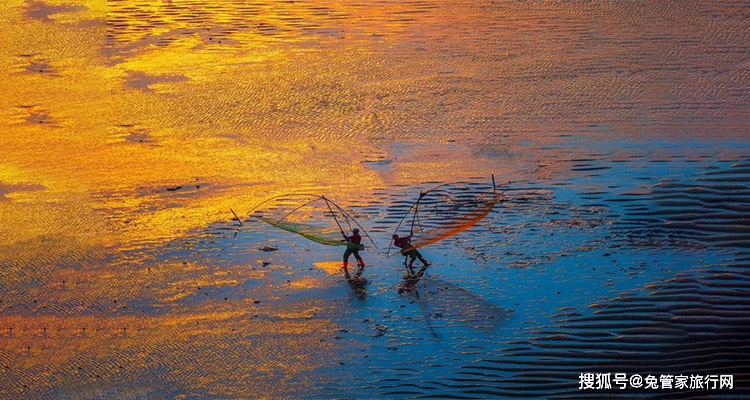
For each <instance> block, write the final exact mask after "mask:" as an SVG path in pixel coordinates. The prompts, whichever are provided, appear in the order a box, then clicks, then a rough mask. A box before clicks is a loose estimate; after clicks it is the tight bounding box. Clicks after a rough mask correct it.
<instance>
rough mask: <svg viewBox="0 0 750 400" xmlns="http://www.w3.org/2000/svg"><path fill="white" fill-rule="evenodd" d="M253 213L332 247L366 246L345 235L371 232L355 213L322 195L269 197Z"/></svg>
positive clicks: (279, 226)
mask: <svg viewBox="0 0 750 400" xmlns="http://www.w3.org/2000/svg"><path fill="white" fill-rule="evenodd" d="M251 215H252V216H253V217H255V218H257V219H258V220H260V221H263V222H265V223H267V224H269V225H271V226H274V227H276V228H279V229H283V230H285V231H288V232H292V233H296V234H298V235H301V236H303V237H305V238H307V239H309V240H312V241H313V242H316V243H320V244H324V245H328V246H347V247H350V248H353V249H360V250H361V249H363V248H364V246H363V245H361V244H359V245H357V244H354V243H349V242H347V241H346V240H345V239H344V235H351V234H352V230H353V229H355V228H358V229H359V230H360V234H361V235H362V236H363V237H365V236H367V233H366V232H365V231H364V229H362V227H361V226H360V225H359V223H358V222H357V221H355V220H354V218H352V216H351V215H350V214H349V213H348V212H347V211H345V210H344V209H342V208H341V207H339V206H338V205H337V204H336V203H334V202H333V201H332V200H330V199H328V198H326V197H324V196H318V195H295V194H290V195H281V196H277V197H273V198H271V199H268V200H266V201H264V202H262V203H261V204H259V205H258V206H256V207H255V208H253V210H252V211H251Z"/></svg>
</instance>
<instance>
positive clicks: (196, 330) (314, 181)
mask: <svg viewBox="0 0 750 400" xmlns="http://www.w3.org/2000/svg"><path fill="white" fill-rule="evenodd" d="M495 3H497V4H495ZM660 4H661V3H660ZM735 14H736V13H733V11H732V10H728V9H727V10H725V9H723V8H722V6H721V5H716V4H712V2H691V3H690V4H683V3H675V4H672V3H669V4H668V6H665V7H659V6H654V7H650V6H649V5H644V4H641V3H622V2H587V3H574V4H573V3H567V2H474V1H457V2H443V1H407V2H400V1H382V2H360V1H342V2H328V1H317V0H313V1H306V2H249V3H248V2H237V1H209V2H205V1H200V2H199V1H194V0H187V1H181V0H169V1H167V0H165V1H156V2H136V1H126V0H110V1H105V0H95V1H87V2H82V3H80V4H77V3H71V2H68V1H62V0H54V1H53V0H50V1H21V0H8V1H4V2H3V4H2V5H0V17H1V18H2V21H3V22H1V23H0V49H2V50H0V62H1V63H2V64H3V65H5V66H7V68H3V69H0V82H2V83H3V86H2V90H3V95H2V96H0V126H2V135H0V149H2V150H1V152H2V153H1V157H0V218H1V223H0V300H2V303H0V319H2V324H1V326H0V344H1V345H2V346H0V361H2V363H3V364H5V365H4V368H5V369H6V372H7V373H8V375H6V376H7V377H8V378H6V379H2V378H0V379H2V380H0V382H5V383H12V386H8V387H5V388H3V387H2V386H3V385H0V397H3V396H2V395H8V396H10V393H11V392H12V393H25V391H30V392H29V393H31V394H36V395H40V394H41V395H50V396H53V397H66V396H68V395H70V396H73V397H75V396H80V397H97V396H98V397H109V396H107V393H108V392H97V390H102V389H101V386H102V385H101V384H102V382H107V383H108V385H109V386H108V387H110V388H111V390H112V391H113V392H114V393H120V394H122V393H127V392H128V391H130V392H132V394H133V395H134V396H136V397H138V396H142V397H172V396H186V397H188V396H191V395H200V394H203V395H206V396H210V395H213V394H217V393H214V392H212V390H215V388H220V389H219V390H221V393H218V394H217V397H248V395H252V396H251V397H262V396H268V397H284V394H285V393H289V392H294V391H295V390H299V388H298V387H296V388H293V386H294V385H298V386H302V385H301V384H300V383H299V382H297V383H292V382H290V379H291V378H290V377H295V376H299V374H301V373H302V372H304V371H311V370H314V369H315V368H317V367H318V363H319V361H320V360H321V359H327V358H330V357H331V354H334V353H336V351H339V350H340V348H339V347H340V346H337V345H335V344H334V343H333V342H331V341H326V339H329V338H330V336H331V334H332V333H334V332H336V331H337V329H338V327H336V326H335V324H334V322H333V321H331V320H329V319H327V318H323V317H320V315H323V311H325V310H328V309H329V308H335V307H342V309H344V308H345V307H344V306H343V305H341V304H338V303H335V302H333V303H335V304H334V305H331V304H329V303H331V302H328V303H326V301H325V300H319V301H317V302H316V300H310V299H304V301H292V300H284V299H286V297H287V295H289V298H294V296H301V297H302V298H304V296H302V295H301V294H300V293H302V294H304V293H306V291H320V293H328V292H326V290H329V289H330V287H329V286H330V285H332V284H331V282H332V279H333V278H332V277H333V276H336V275H337V274H338V272H339V269H338V268H339V262H338V261H330V262H323V263H318V264H315V265H316V266H317V267H319V269H320V270H321V271H322V272H323V275H322V276H314V277H297V276H293V275H291V273H290V272H289V271H288V270H287V269H288V268H289V265H287V264H285V262H287V263H289V262H290V261H289V260H283V261H278V260H274V261H276V262H275V263H273V264H270V265H268V266H267V265H266V264H265V262H266V261H265V260H266V258H263V259H262V260H260V259H259V260H255V259H253V257H254V255H253V256H251V255H249V254H251V253H250V252H251V250H252V249H237V248H232V249H231V251H233V252H234V253H233V256H234V257H238V258H240V260H241V261H242V262H238V261H237V259H230V258H231V257H229V256H226V257H225V256H224V254H223V253H222V252H223V251H224V250H226V249H227V247H228V245H226V243H224V244H223V245H225V246H226V247H225V248H223V249H222V248H221V246H219V245H216V247H218V248H213V247H211V246H210V245H211V244H212V243H211V241H212V240H213V239H212V238H211V237H210V235H209V234H206V233H205V232H204V231H205V230H207V227H208V226H210V224H212V223H215V222H217V221H222V222H226V221H229V220H230V219H231V218H232V215H231V213H230V212H229V209H230V208H232V209H234V210H236V211H237V212H238V213H239V214H240V215H241V216H243V217H244V216H246V215H247V212H248V210H249V208H250V207H251V206H252V205H254V204H257V203H258V202H260V201H261V200H263V199H266V198H269V197H271V196H274V195H278V194H282V193H287V192H293V191H297V192H304V193H316V194H325V195H327V196H330V197H331V198H334V199H336V200H337V202H338V203H339V204H340V205H341V206H342V207H344V208H349V207H350V206H352V205H367V204H381V205H382V201H383V200H382V196H380V195H379V194H378V193H381V194H382V192H383V190H386V189H384V188H388V187H393V186H396V187H408V186H409V185H417V184H424V183H425V182H449V181H460V180H467V179H477V178H478V177H489V176H490V174H495V175H496V176H497V178H498V181H499V182H500V183H502V182H506V181H511V180H517V179H533V178H539V179H547V178H549V177H554V176H557V175H559V174H561V173H568V172H569V171H568V169H567V168H566V166H568V165H569V164H570V160H573V159H576V158H580V157H585V156H588V154H589V152H591V149H590V148H586V146H585V145H584V146H581V145H580V143H579V142H576V140H581V141H586V140H591V142H596V140H597V139H601V138H604V139H612V138H621V137H628V138H631V139H633V138H634V139H633V140H635V142H636V143H637V144H638V143H640V142H639V140H644V139H643V138H649V137H650V136H652V135H654V136H659V137H661V138H666V140H670V139H675V138H677V139H678V140H679V139H681V138H682V137H683V136H686V137H688V136H689V137H690V138H696V137H698V138H706V137H707V138H717V137H718V138H723V137H727V138H736V137H740V138H741V137H743V135H746V133H747V132H746V128H747V121H746V115H748V111H750V110H748V102H747V101H746V97H745V96H746V94H745V93H748V92H750V91H749V90H748V89H749V86H750V82H748V79H747V77H748V75H747V74H746V72H745V69H743V68H746V66H747V60H746V54H747V53H746V51H745V52H743V51H737V49H739V50H743V48H742V46H745V50H746V45H743V44H740V45H737V43H747V40H746V39H747V38H746V33H745V32H748V30H747V29H746V28H747V27H746V22H745V21H744V20H741V19H738V18H737V17H736V15H735ZM665 32H666V33H665ZM663 49H669V51H663ZM587 143H588V142H587ZM637 144H636V146H637ZM618 151H619V150H618ZM686 151H691V150H686ZM594 152H596V150H594ZM623 152H626V151H625V150H623ZM621 156H623V157H625V156H626V154H622V155H621ZM195 242H200V244H201V245H204V246H205V247H206V248H207V249H208V250H206V248H200V249H199V250H201V251H205V253H200V252H199V251H198V250H196V248H198V245H195V246H194V243H195ZM227 252H228V251H227ZM196 254H201V255H200V256H199V255H196ZM238 254H239V255H238ZM243 257H244V258H243ZM270 257H271V256H268V259H271V258H270ZM326 257H327V256H326ZM225 258H226V259H230V260H229V261H227V260H226V259H225ZM249 260H252V261H249ZM293 261H295V260H293ZM310 261H311V260H307V259H306V260H304V262H307V263H309V262H310ZM264 268H267V269H265V270H264ZM285 274H290V275H285ZM279 277H282V278H279ZM269 282H271V283H269ZM316 293H319V292H316ZM282 300H283V301H282ZM297 300H298V298H297ZM264 307H267V308H264ZM329 312H330V310H329ZM336 312H338V309H337V311H336ZM341 312H344V311H341ZM330 313H333V312H330ZM282 350H283V351H282ZM199 356H200V357H202V358H200V359H199V358H198V357H199ZM227 365H229V366H232V367H233V368H228V367H227ZM165 371H166V372H165ZM165 376H172V378H170V379H173V381H169V382H160V381H159V379H161V378H163V377H165ZM144 379H145V381H144ZM221 379H225V382H223V383H222V382H219V380H221ZM136 382H143V386H142V387H137V385H136ZM226 382H234V383H236V384H235V385H230V384H226ZM24 385H26V386H25V387H24ZM53 388H57V389H53ZM248 388H251V389H248ZM54 390H58V392H55V391H54Z"/></svg>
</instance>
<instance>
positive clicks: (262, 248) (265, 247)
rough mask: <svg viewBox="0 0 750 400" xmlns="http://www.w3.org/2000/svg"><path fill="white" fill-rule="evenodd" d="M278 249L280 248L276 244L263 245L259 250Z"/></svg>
mask: <svg viewBox="0 0 750 400" xmlns="http://www.w3.org/2000/svg"><path fill="white" fill-rule="evenodd" d="M278 249H279V248H278V247H274V246H263V247H261V248H260V249H258V250H260V251H276V250H278Z"/></svg>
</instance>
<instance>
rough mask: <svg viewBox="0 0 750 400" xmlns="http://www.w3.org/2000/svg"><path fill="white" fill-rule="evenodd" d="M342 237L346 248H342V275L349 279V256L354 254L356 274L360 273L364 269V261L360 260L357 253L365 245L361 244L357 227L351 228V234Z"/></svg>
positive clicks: (360, 257)
mask: <svg viewBox="0 0 750 400" xmlns="http://www.w3.org/2000/svg"><path fill="white" fill-rule="evenodd" d="M342 234H343V232H342ZM344 238H345V239H346V250H344V268H343V269H344V276H345V277H346V279H349V278H350V275H349V269H348V267H349V256H350V255H352V254H354V258H356V259H357V266H359V269H358V270H357V276H360V275H362V271H364V269H365V262H364V261H363V260H362V256H360V255H359V251H360V250H363V249H364V248H365V246H364V245H362V236H360V235H359V229H357V228H354V229H352V235H351V236H346V235H344Z"/></svg>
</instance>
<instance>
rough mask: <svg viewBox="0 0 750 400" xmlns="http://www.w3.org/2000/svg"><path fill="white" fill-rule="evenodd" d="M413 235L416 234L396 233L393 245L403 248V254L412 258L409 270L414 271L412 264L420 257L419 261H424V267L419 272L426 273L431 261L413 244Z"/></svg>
mask: <svg viewBox="0 0 750 400" xmlns="http://www.w3.org/2000/svg"><path fill="white" fill-rule="evenodd" d="M413 235H414V234H413V233H411V234H409V236H404V237H398V235H396V234H394V235H393V245H394V246H396V247H398V248H400V249H401V251H400V252H401V254H403V255H404V256H405V257H409V258H410V260H409V265H408V268H409V271H411V272H412V273H414V269H413V268H412V265H413V264H414V260H416V259H417V258H418V259H419V261H421V262H422V269H421V270H420V271H419V272H421V273H424V270H425V269H427V267H429V266H430V263H429V262H427V260H425V259H424V257H422V254H421V253H420V252H419V251H417V249H416V248H415V247H414V246H412V245H411V237H412V236H413ZM404 261H406V260H404Z"/></svg>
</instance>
